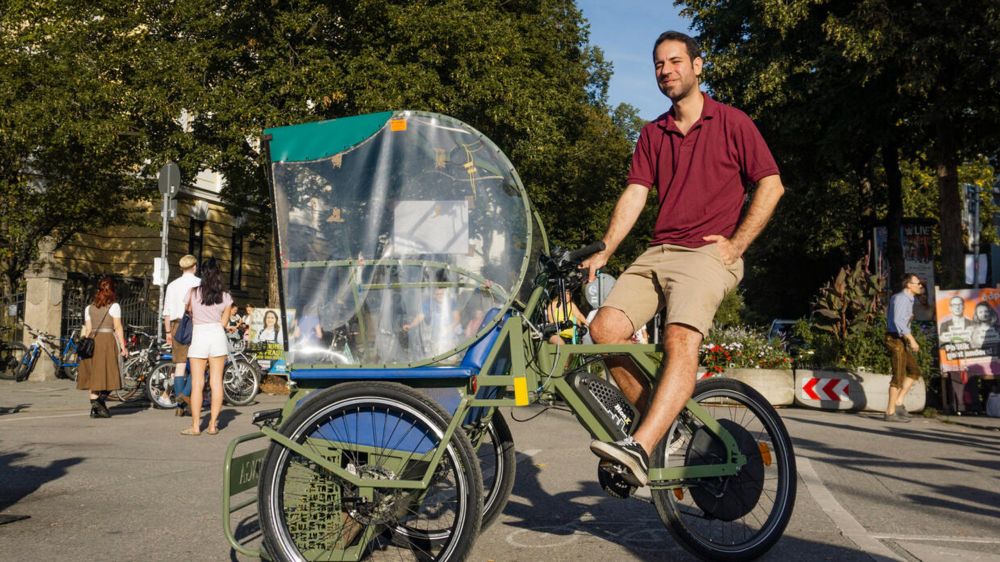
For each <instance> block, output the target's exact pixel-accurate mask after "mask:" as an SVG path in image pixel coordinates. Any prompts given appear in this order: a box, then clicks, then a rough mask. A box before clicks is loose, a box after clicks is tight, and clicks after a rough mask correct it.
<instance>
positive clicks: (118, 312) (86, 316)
mask: <svg viewBox="0 0 1000 562" xmlns="http://www.w3.org/2000/svg"><path fill="white" fill-rule="evenodd" d="M90 306H92V305H88V306H87V307H86V308H84V309H83V320H84V322H90ZM102 316H103V315H102ZM108 316H110V317H112V318H121V317H122V307H120V306H118V303H116V302H115V303H111V308H109V309H108Z"/></svg>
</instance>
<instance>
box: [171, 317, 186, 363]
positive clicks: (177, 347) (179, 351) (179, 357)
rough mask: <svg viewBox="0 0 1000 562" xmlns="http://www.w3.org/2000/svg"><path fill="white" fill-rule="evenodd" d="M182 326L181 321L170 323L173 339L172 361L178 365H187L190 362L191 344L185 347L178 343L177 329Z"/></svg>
mask: <svg viewBox="0 0 1000 562" xmlns="http://www.w3.org/2000/svg"><path fill="white" fill-rule="evenodd" d="M180 325H181V321H180V320H171V321H170V336H171V337H172V338H174V339H173V342H174V343H173V346H172V347H171V348H170V353H171V355H172V357H173V359H171V361H173V362H174V364H175V365H176V364H177V363H187V360H188V348H189V347H191V344H190V343H189V344H187V345H184V344H182V343H177V327H178V326H180Z"/></svg>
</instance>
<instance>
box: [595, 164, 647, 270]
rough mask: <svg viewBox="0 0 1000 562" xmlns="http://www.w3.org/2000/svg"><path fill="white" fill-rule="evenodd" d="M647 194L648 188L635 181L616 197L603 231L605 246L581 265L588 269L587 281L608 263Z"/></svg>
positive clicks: (643, 205)
mask: <svg viewBox="0 0 1000 562" xmlns="http://www.w3.org/2000/svg"><path fill="white" fill-rule="evenodd" d="M648 196H649V188H648V187H646V186H644V185H640V184H637V183H633V184H629V186H628V187H626V188H625V191H624V192H622V195H621V197H619V198H618V203H616V204H615V212H614V213H613V214H612V215H611V223H610V224H608V230H607V232H605V233H604V238H602V240H603V241H604V245H605V248H604V249H603V250H601V251H600V252H597V253H596V254H594V255H592V256H590V257H589V258H587V259H586V260H584V261H583V263H582V264H581V267H584V268H587V269H588V270H590V276H589V277H588V281H593V280H594V279H595V278H596V277H597V270H598V269H600V268H602V267H604V265H605V264H606V263H608V258H610V257H611V255H612V254H614V253H615V250H617V249H618V245H619V244H621V243H622V240H624V239H625V237H626V236H627V235H628V233H629V231H631V230H632V227H633V226H635V221H637V220H638V219H639V215H640V214H641V213H642V209H643V207H645V206H646V198H647V197H648Z"/></svg>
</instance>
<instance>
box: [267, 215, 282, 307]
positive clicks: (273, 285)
mask: <svg viewBox="0 0 1000 562" xmlns="http://www.w3.org/2000/svg"><path fill="white" fill-rule="evenodd" d="M277 245H278V236H277V231H276V230H275V228H274V225H273V224H272V225H271V236H270V238H269V239H268V252H267V307H268V308H279V307H280V306H281V296H280V295H279V294H278V260H277V255H278V249H277Z"/></svg>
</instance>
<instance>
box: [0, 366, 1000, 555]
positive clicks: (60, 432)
mask: <svg viewBox="0 0 1000 562" xmlns="http://www.w3.org/2000/svg"><path fill="white" fill-rule="evenodd" d="M282 401H283V397H281V396H267V395H262V396H261V397H260V399H259V403H258V404H256V405H252V406H248V407H246V408H242V409H228V410H226V412H225V413H224V416H223V428H222V431H221V432H220V433H219V435H217V436H208V435H205V434H203V435H201V436H199V437H184V436H181V435H179V431H180V430H181V429H183V428H184V427H186V422H185V421H180V420H179V419H178V418H175V417H173V416H172V415H170V414H169V413H168V412H163V411H157V410H149V409H144V408H131V407H130V408H123V407H115V408H113V409H112V411H113V412H114V413H115V416H114V417H113V418H112V419H110V420H94V419H91V418H89V417H88V416H87V413H88V410H89V408H88V404H87V400H86V397H85V394H84V393H83V392H79V391H76V390H74V389H73V388H72V384H71V383H69V382H68V381H54V382H45V383H33V382H27V383H21V384H15V383H13V382H9V381H0V520H10V519H14V518H15V517H14V516H27V518H25V519H20V520H14V521H11V522H8V523H6V524H0V560H14V559H18V560H55V559H60V560H232V559H245V557H243V556H241V555H236V554H235V553H234V552H233V551H232V550H231V549H230V547H229V545H228V544H227V543H226V541H225V539H224V537H223V533H222V523H221V517H222V516H221V505H222V501H221V497H222V492H221V490H222V458H223V454H224V452H225V448H226V446H227V444H228V442H229V440H230V439H232V438H234V437H236V436H238V435H241V434H243V433H247V432H249V431H251V430H252V429H253V427H252V426H251V425H250V423H249V414H250V412H252V411H254V410H256V409H263V408H267V407H277V406H279V405H280V404H281V403H282ZM534 413H538V410H536V409H517V410H515V411H514V412H513V415H514V416H516V418H517V419H524V418H527V417H529V416H530V415H532V414H534ZM781 414H782V417H783V419H784V420H785V423H786V425H787V426H788V429H789V432H790V433H791V435H792V437H793V439H794V442H795V446H796V454H797V459H798V466H799V486H798V496H797V500H796V505H795V513H794V516H793V518H792V520H791V523H790V524H789V526H788V529H787V531H786V533H785V536H784V537H783V538H782V540H781V541H780V542H779V543H778V545H777V546H776V547H775V548H774V549H773V550H772V551H771V552H769V553H768V554H767V555H766V556H765V557H764V559H765V560H848V561H851V560H858V561H862V560H863V561H867V560H923V561H936V560H962V562H979V561H993V560H997V561H1000V556H997V555H996V554H994V553H995V552H997V551H1000V535H998V534H997V526H998V523H1000V493H998V489H1000V486H998V482H997V480H998V478H1000V432H998V431H997V430H998V429H1000V423H996V422H997V421H998V420H992V419H991V420H985V419H983V420H981V425H985V426H986V427H985V428H976V427H967V426H962V425H956V424H949V423H943V422H942V421H940V420H936V419H916V420H915V421H914V422H913V423H910V424H907V425H900V424H886V423H884V422H882V421H881V420H878V419H876V418H875V417H873V416H870V415H867V414H853V413H832V412H819V411H811V410H800V409H785V410H782V411H781ZM504 415H505V416H507V417H508V420H509V422H510V426H511V429H512V430H513V433H514V440H515V443H516V445H517V450H518V463H517V469H518V472H517V480H516V484H515V487H514V492H513V494H512V496H511V498H510V502H509V503H508V505H507V507H506V509H505V511H504V513H503V515H502V517H501V518H500V520H499V521H498V522H497V523H496V524H494V525H493V526H492V527H490V528H489V529H487V530H486V531H484V532H483V533H482V535H481V536H480V537H479V539H478V540H477V543H476V545H475V547H474V549H473V551H472V555H471V556H470V559H471V560H477V561H479V560H482V561H486V560H494V561H498V562H499V561H529V560H531V561H534V560H539V559H545V560H573V561H582V560H602V561H603V560H666V559H670V560H691V559H692V558H691V557H690V556H689V555H688V554H687V553H686V552H685V551H683V549H681V548H680V546H678V545H677V544H676V543H675V542H674V541H673V539H672V538H671V537H670V535H669V534H668V533H667V532H666V531H665V529H664V528H663V526H662V524H661V523H660V520H659V517H658V516H657V514H656V511H655V509H654V508H653V506H652V505H650V504H648V503H645V502H642V501H640V500H618V499H614V498H611V497H609V496H607V495H605V494H604V492H603V491H601V489H600V488H599V486H598V485H597V483H596V478H595V470H596V459H595V458H594V457H593V456H592V455H591V453H590V452H589V450H588V448H587V443H588V436H587V435H586V433H585V431H584V430H582V429H581V428H580V427H579V426H578V425H577V424H576V422H575V421H574V420H573V419H572V417H571V416H570V415H569V414H567V413H565V412H561V411H556V410H549V411H547V412H545V413H542V414H541V415H539V416H538V417H536V418H535V419H533V420H531V421H528V422H525V423H518V422H517V421H514V420H512V419H511V412H510V410H509V409H505V410H504ZM991 427H992V428H991ZM238 515H239V517H237V518H236V519H235V521H236V523H241V524H242V525H243V526H244V527H243V528H244V529H249V530H251V531H252V529H253V527H254V524H253V523H254V522H253V514H252V510H247V512H241V513H240V514H238Z"/></svg>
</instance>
